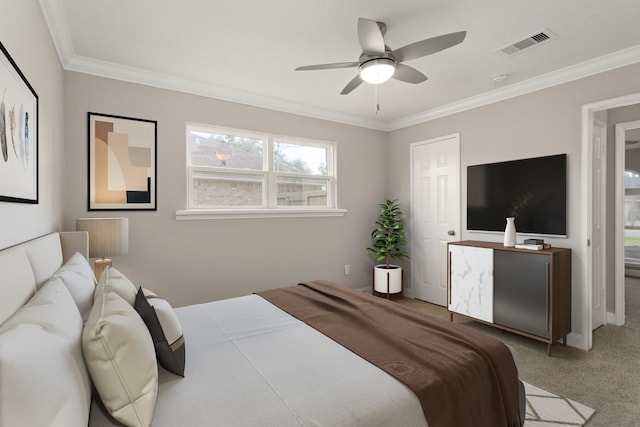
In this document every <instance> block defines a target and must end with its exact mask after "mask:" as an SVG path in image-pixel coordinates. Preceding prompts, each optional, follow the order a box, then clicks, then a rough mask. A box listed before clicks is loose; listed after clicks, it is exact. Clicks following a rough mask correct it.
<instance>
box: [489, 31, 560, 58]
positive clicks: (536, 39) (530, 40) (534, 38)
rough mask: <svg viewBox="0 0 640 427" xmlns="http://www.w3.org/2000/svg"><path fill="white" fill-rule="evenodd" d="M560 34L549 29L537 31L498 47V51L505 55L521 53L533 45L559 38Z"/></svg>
mask: <svg viewBox="0 0 640 427" xmlns="http://www.w3.org/2000/svg"><path fill="white" fill-rule="evenodd" d="M557 38H558V36H556V35H555V34H553V33H552V32H551V31H549V30H548V29H546V28H545V29H543V30H540V31H536V32H535V33H533V34H531V35H529V36H527V37H525V38H523V39H521V40H518V41H515V42H513V43H510V44H509V45H507V46H505V47H503V48H500V49H498V50H497V51H496V52H500V53H501V54H503V55H505V56H512V55H515V54H516V53H520V52H522V51H524V50H527V49H531V48H532V47H535V46H539V45H541V44H542V43H546V42H548V41H551V40H555V39H557Z"/></svg>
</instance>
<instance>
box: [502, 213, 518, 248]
mask: <svg viewBox="0 0 640 427" xmlns="http://www.w3.org/2000/svg"><path fill="white" fill-rule="evenodd" d="M515 221H516V219H515V218H511V217H510V218H507V225H506V227H505V228H504V246H507V247H514V246H515V245H516V223H515Z"/></svg>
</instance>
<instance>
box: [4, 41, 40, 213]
mask: <svg viewBox="0 0 640 427" xmlns="http://www.w3.org/2000/svg"><path fill="white" fill-rule="evenodd" d="M0 50H2V52H1V53H0V153H1V154H0V202H17V203H31V204H37V203H38V95H37V94H36V92H35V91H34V90H33V88H32V87H31V85H30V84H29V82H28V81H27V79H26V78H25V76H24V74H22V72H21V71H20V68H18V66H17V65H16V63H15V62H14V61H13V59H12V58H11V56H10V55H9V52H7V50H6V49H5V47H4V45H3V44H2V43H0Z"/></svg>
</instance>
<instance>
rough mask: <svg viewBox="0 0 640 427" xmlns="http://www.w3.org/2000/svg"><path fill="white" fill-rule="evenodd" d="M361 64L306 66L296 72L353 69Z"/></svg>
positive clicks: (340, 63) (341, 63)
mask: <svg viewBox="0 0 640 427" xmlns="http://www.w3.org/2000/svg"><path fill="white" fill-rule="evenodd" d="M359 65H360V63H359V62H336V63H334V64H318V65H305V66H304V67H298V68H296V71H306V70H330V69H333V68H353V67H358V66H359Z"/></svg>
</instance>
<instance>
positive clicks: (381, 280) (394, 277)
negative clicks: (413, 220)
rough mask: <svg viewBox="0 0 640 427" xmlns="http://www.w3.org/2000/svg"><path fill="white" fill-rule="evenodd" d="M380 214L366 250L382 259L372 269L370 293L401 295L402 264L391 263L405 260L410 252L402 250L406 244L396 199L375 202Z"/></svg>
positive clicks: (399, 208) (400, 213) (377, 259)
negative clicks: (370, 242)
mask: <svg viewBox="0 0 640 427" xmlns="http://www.w3.org/2000/svg"><path fill="white" fill-rule="evenodd" d="M378 208H379V209H380V216H379V218H378V221H376V224H377V227H376V228H375V229H374V230H373V231H372V232H371V239H372V240H373V245H372V246H370V247H368V248H367V249H365V251H364V252H365V253H366V254H373V255H375V258H376V261H377V262H381V261H385V264H379V265H376V266H375V267H374V270H373V293H374V294H375V293H376V292H378V293H382V294H386V295H387V298H389V295H390V294H398V293H399V294H400V295H401V296H402V267H400V266H399V265H392V264H391V260H392V259H398V260H401V259H408V258H409V254H408V253H407V252H406V251H404V250H403V247H404V245H406V244H407V243H408V240H407V238H406V236H405V229H404V224H403V222H402V215H404V213H403V212H402V208H401V207H400V204H399V203H398V200H397V199H394V200H389V199H387V200H386V201H385V202H384V203H380V204H379V205H378Z"/></svg>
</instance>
